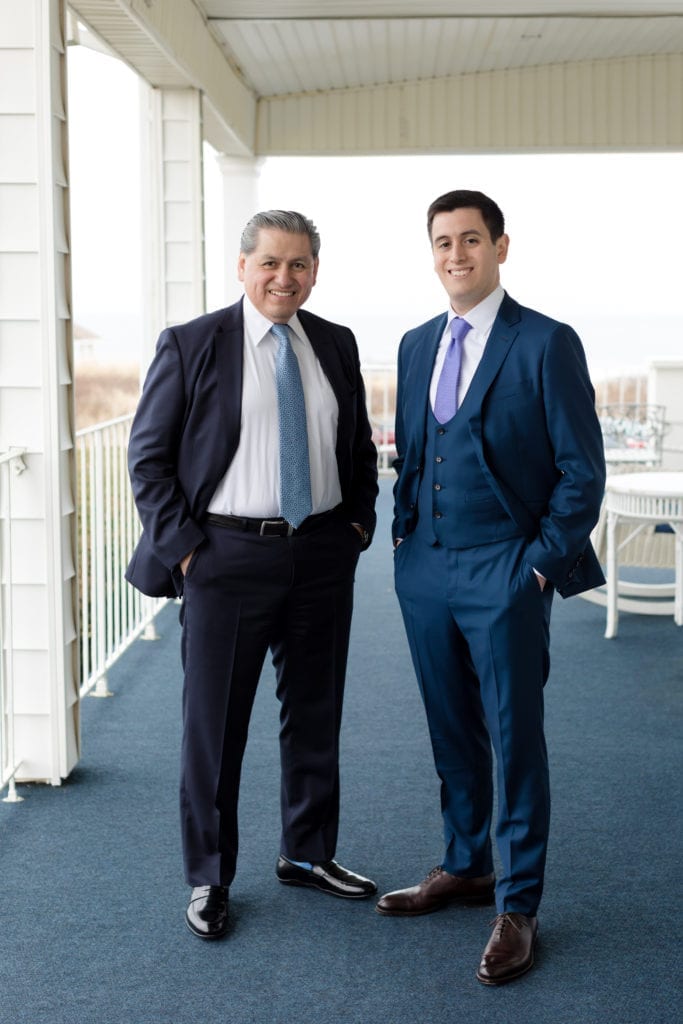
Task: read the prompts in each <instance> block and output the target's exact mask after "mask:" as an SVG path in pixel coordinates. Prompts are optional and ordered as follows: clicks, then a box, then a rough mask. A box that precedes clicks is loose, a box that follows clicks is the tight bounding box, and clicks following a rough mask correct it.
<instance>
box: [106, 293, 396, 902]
mask: <svg viewBox="0 0 683 1024" xmlns="http://www.w3.org/2000/svg"><path fill="white" fill-rule="evenodd" d="M298 316H299V319H300V322H301V324H302V326H303V328H304V330H305V331H306V335H307V337H308V339H309V341H310V343H311V346H312V348H313V350H314V352H315V355H316V357H317V358H318V360H319V362H320V364H321V366H322V368H323V370H324V372H325V374H326V376H327V378H328V380H329V382H330V385H331V387H332V389H333V391H334V394H335V397H336V399H337V403H338V407H339V419H338V430H337V442H336V459H337V468H338V472H339V480H340V484H341V492H342V502H341V505H340V506H339V507H338V508H337V509H335V510H330V512H329V513H328V514H325V515H322V516H320V517H317V516H316V517H312V518H310V519H309V520H306V521H305V522H304V524H303V526H302V528H301V529H300V530H299V531H297V532H296V533H295V534H294V535H293V536H290V537H279V536H261V535H260V534H259V533H255V532H248V531H240V530H234V529H232V528H226V527H225V526H223V525H216V524H215V523H214V522H211V521H210V520H209V519H208V518H207V507H208V505H209V503H210V501H211V498H212V497H213V494H214V491H215V490H216V487H217V485H218V483H219V482H220V480H221V479H222V477H223V476H224V474H225V472H226V470H227V468H228V466H229V465H230V463H231V461H232V458H233V456H234V454H235V451H236V450H237V446H238V444H239V438H240V420H241V398H242V359H243V355H242V354H243V344H244V324H243V317H242V303H241V302H238V303H236V304H235V305H233V306H230V307H229V308H227V309H223V310H220V311H218V312H216V313H211V314H208V315H206V316H202V317H199V318H198V319H196V320H193V321H191V322H190V323H187V324H184V325H181V326H178V327H173V328H169V329H167V330H165V331H163V332H162V334H161V336H160V338H159V342H158V345H157V351H156V355H155V358H154V360H153V362H152V365H151V367H150V369H149V373H148V375H147V379H146V381H145V386H144V389H143V393H142V397H141V399H140V404H139V407H138V410H137V413H136V416H135V419H134V422H133V427H132V431H131V437H130V444H129V456H128V464H129V471H130V477H131V482H132V487H133V493H134V495H135V501H136V505H137V508H138V511H139V514H140V518H141V520H142V525H143V533H142V536H141V539H140V542H139V544H138V545H137V547H136V550H135V552H134V554H133V557H132V559H131V562H130V564H129V566H128V569H127V573H126V578H127V579H128V580H129V581H130V582H131V583H132V584H133V585H134V586H135V587H137V588H138V589H139V590H141V591H142V592H143V593H145V594H150V595H167V596H176V595H177V596H182V598H183V602H182V607H181V622H182V623H183V634H182V660H183V666H184V673H185V679H184V688H183V741H182V754H181V785H180V807H181V834H182V840H183V855H184V862H185V874H186V880H187V882H188V883H189V884H190V885H193V886H197V885H226V886H227V885H229V884H230V882H231V881H232V878H233V876H234V873H235V865H236V858H237V846H238V828H237V802H238V792H239V780H240V771H241V764H242V756H243V753H244V748H245V745H246V740H247V731H248V725H249V717H250V713H251V708H252V704H253V699H254V695H255V691H256V686H257V683H258V679H259V675H260V673H261V669H262V666H263V662H264V659H265V657H266V654H267V652H268V649H270V650H271V652H272V657H273V663H274V665H275V670H276V679H277V696H278V699H279V700H280V704H281V712H280V720H281V730H280V752H281V765H282V775H281V804H282V839H281V851H282V853H284V854H285V855H286V856H289V857H291V858H293V859H295V860H305V861H308V860H310V861H320V860H328V859H331V858H332V857H333V856H334V852H335V845H336V838H337V825H338V811H339V770H338V736H339V728H340V724H341V710H342V699H343V690H344V677H345V670H346V656H347V650H348V639H349V629H350V621H351V611H352V598H353V577H354V570H355V566H356V562H357V559H358V555H359V553H360V551H361V547H362V543H361V539H360V537H359V534H358V532H357V531H356V530H355V529H354V527H353V526H352V525H351V523H353V522H356V523H360V524H361V525H362V526H363V527H365V529H366V530H367V531H368V532H369V534H370V535H372V532H373V530H374V527H375V521H376V520H375V512H374V504H375V498H376V494H377V457H376V451H375V448H374V445H373V444H372V441H371V431H370V426H369V423H368V418H367V412H366V406H365V392H364V387H363V381H362V377H361V373H360V365H359V361H358V352H357V347H356V343H355V339H354V337H353V335H352V333H351V331H349V330H348V329H347V328H345V327H341V326H339V325H336V324H332V323H330V322H328V321H326V320H323V319H321V318H320V317H317V316H315V315H313V314H311V313H308V312H307V311H305V310H299V312H298ZM193 549H195V554H194V555H193V557H192V560H191V562H190V565H189V568H188V571H187V575H186V576H185V577H183V575H182V572H181V570H180V568H179V563H180V561H181V559H182V558H184V557H185V555H187V554H188V553H189V552H190V551H191V550H193Z"/></svg>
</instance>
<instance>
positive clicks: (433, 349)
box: [404, 313, 448, 445]
mask: <svg viewBox="0 0 683 1024" xmlns="http://www.w3.org/2000/svg"><path fill="white" fill-rule="evenodd" d="M447 319H448V318H447V315H446V314H445V313H444V314H443V316H440V317H437V319H436V320H435V321H433V322H432V324H431V325H430V326H429V327H428V328H427V329H426V331H425V336H424V338H423V339H422V341H421V342H420V343H419V344H418V345H416V346H415V349H414V350H413V365H412V366H411V367H409V368H408V373H409V374H410V377H411V378H412V380H413V384H412V385H411V391H412V394H413V395H414V396H415V400H414V401H413V399H412V398H410V399H408V401H407V402H404V405H405V406H406V407H408V408H413V409H414V410H415V424H416V427H417V440H418V443H419V444H420V445H421V444H422V442H423V440H424V437H425V432H426V430H427V411H428V409H429V388H430V385H431V382H432V373H433V372H434V360H435V359H436V353H437V351H438V348H439V343H440V341H441V338H442V336H443V332H444V331H445V329H446V320H447Z"/></svg>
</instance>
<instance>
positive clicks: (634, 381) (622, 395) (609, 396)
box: [595, 377, 647, 407]
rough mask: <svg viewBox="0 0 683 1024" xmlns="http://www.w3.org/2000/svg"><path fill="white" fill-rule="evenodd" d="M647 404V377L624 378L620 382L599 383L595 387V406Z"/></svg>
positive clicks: (604, 381)
mask: <svg viewBox="0 0 683 1024" xmlns="http://www.w3.org/2000/svg"><path fill="white" fill-rule="evenodd" d="M634 402H639V403H640V404H641V405H646V404H647V377H624V378H619V379H618V380H603V381H598V382H597V383H596V385H595V404H596V405H597V406H598V407H599V406H602V405H630V404H632V403H634Z"/></svg>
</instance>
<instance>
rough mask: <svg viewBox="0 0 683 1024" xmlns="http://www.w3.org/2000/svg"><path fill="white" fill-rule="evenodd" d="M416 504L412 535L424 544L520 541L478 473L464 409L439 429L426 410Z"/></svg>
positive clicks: (516, 529)
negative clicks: (415, 523) (423, 457)
mask: <svg viewBox="0 0 683 1024" xmlns="http://www.w3.org/2000/svg"><path fill="white" fill-rule="evenodd" d="M466 401H467V398H465V402H466ZM417 501H418V505H417V509H418V521H417V526H416V528H415V532H416V534H417V535H418V536H419V537H421V539H422V540H423V541H425V543H427V544H433V545H434V544H440V545H441V546H442V547H445V548H471V547H479V546H480V545H482V544H491V543H493V542H494V541H497V540H505V539H507V538H509V537H522V536H523V533H522V531H521V530H520V529H519V527H518V526H517V524H516V523H515V522H514V521H513V520H512V519H511V518H510V516H509V515H508V513H507V512H506V510H505V509H504V508H503V506H502V505H501V503H500V501H499V500H498V498H497V497H496V495H495V493H494V492H493V490H492V489H491V487H490V486H489V483H488V481H487V479H486V477H485V476H484V474H483V472H482V469H481V466H480V464H479V459H478V457H477V452H476V449H475V447H474V442H473V441H472V436H471V434H470V431H469V427H468V421H467V412H466V410H465V415H462V414H461V412H460V411H458V412H457V413H456V414H455V416H454V417H453V419H452V420H449V422H448V423H444V424H441V423H439V422H438V420H437V419H436V417H435V416H434V413H433V412H432V409H431V406H430V408H429V410H428V412H427V436H426V441H425V459H424V471H423V474H422V480H421V482H420V490H419V492H418V499H417Z"/></svg>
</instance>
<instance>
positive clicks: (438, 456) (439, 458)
mask: <svg viewBox="0 0 683 1024" xmlns="http://www.w3.org/2000/svg"><path fill="white" fill-rule="evenodd" d="M434 461H435V462H443V456H441V455H437V457H436V458H435V459H434Z"/></svg>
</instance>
